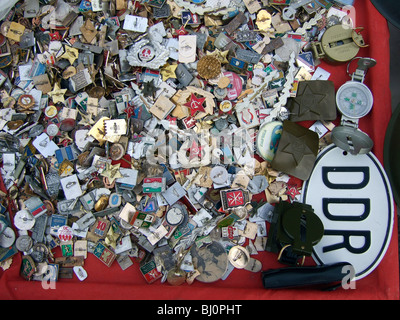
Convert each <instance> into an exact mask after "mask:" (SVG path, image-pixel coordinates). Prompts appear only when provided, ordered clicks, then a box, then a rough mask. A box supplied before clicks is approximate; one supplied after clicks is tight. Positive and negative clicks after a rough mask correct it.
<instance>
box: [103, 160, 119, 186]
mask: <svg viewBox="0 0 400 320" xmlns="http://www.w3.org/2000/svg"><path fill="white" fill-rule="evenodd" d="M120 166H121V164H120V163H118V164H116V165H111V164H109V163H107V164H106V169H105V170H104V171H103V172H102V173H101V175H102V176H103V177H107V178H108V181H109V182H110V183H113V182H114V180H115V179H117V178H122V174H121V172H120V171H119V167H120Z"/></svg>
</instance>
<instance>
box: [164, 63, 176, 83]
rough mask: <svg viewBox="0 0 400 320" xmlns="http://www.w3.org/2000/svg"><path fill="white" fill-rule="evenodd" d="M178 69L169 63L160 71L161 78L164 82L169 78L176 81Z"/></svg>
mask: <svg viewBox="0 0 400 320" xmlns="http://www.w3.org/2000/svg"><path fill="white" fill-rule="evenodd" d="M176 68H178V65H177V64H169V63H167V64H166V65H164V66H163V67H162V68H161V70H160V72H161V76H162V80H163V81H165V80H167V79H169V78H174V79H176V74H175V70H176Z"/></svg>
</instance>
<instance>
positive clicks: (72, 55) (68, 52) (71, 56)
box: [61, 46, 79, 65]
mask: <svg viewBox="0 0 400 320" xmlns="http://www.w3.org/2000/svg"><path fill="white" fill-rule="evenodd" d="M64 48H65V52H64V54H63V55H62V56H61V58H63V59H67V60H68V61H69V63H70V64H71V65H72V64H73V63H74V62H75V60H76V59H78V56H79V50H78V49H76V48H72V47H69V46H65V47H64Z"/></svg>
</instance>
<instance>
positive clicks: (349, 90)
mask: <svg viewBox="0 0 400 320" xmlns="http://www.w3.org/2000/svg"><path fill="white" fill-rule="evenodd" d="M373 101H374V100H373V96H372V93H371V91H370V90H369V89H368V87H367V86H366V85H365V84H363V83H359V82H354V81H349V82H347V83H345V84H344V85H342V86H341V87H340V88H339V90H338V92H337V94H336V104H337V107H338V109H339V111H340V112H341V113H342V114H343V115H345V116H347V117H349V118H354V119H359V118H362V117H364V116H365V115H367V114H368V113H369V112H370V110H371V108H372V105H373Z"/></svg>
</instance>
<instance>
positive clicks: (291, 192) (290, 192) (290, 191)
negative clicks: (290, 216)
mask: <svg viewBox="0 0 400 320" xmlns="http://www.w3.org/2000/svg"><path fill="white" fill-rule="evenodd" d="M286 194H287V195H288V196H289V198H290V199H291V200H292V201H293V200H294V198H295V197H296V196H298V195H299V194H300V192H299V191H298V190H297V188H296V187H293V186H292V187H288V189H287V191H286Z"/></svg>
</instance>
